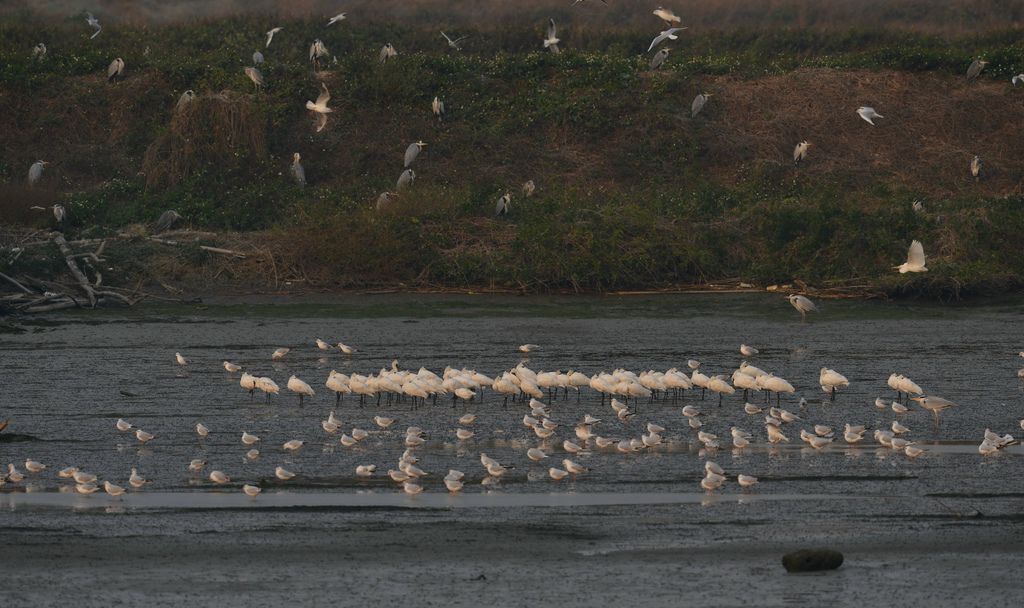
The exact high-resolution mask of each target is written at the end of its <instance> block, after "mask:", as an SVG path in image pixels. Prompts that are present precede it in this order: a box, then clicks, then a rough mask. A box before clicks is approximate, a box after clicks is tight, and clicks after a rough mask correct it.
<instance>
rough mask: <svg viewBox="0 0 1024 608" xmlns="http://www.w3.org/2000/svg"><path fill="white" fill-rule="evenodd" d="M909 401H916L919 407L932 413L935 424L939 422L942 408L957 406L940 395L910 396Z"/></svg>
mask: <svg viewBox="0 0 1024 608" xmlns="http://www.w3.org/2000/svg"><path fill="white" fill-rule="evenodd" d="M910 400H911V401H916V402H917V403H918V404H920V406H921V407H923V408H924V409H926V410H928V411H929V412H931V413H932V416H934V417H935V424H936V425H938V424H939V413H941V412H942V411H943V410H946V409H949V408H951V407H957V404H955V403H953V402H952V401H950V400H949V399H943V398H942V397H931V396H927V395H922V396H920V397H911V398H910Z"/></svg>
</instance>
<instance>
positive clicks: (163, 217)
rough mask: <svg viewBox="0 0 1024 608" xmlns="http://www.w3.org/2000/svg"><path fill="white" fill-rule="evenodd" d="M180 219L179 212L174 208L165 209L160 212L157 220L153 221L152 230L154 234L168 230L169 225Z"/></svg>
mask: <svg viewBox="0 0 1024 608" xmlns="http://www.w3.org/2000/svg"><path fill="white" fill-rule="evenodd" d="M180 219H181V214H180V213H178V212H177V211H175V210H174V209H168V210H167V211H164V212H163V213H161V214H160V217H158V218H157V220H156V221H155V222H153V232H154V233H155V234H159V233H161V232H166V231H168V230H170V229H171V226H173V225H174V224H175V223H176V222H177V221H178V220H180Z"/></svg>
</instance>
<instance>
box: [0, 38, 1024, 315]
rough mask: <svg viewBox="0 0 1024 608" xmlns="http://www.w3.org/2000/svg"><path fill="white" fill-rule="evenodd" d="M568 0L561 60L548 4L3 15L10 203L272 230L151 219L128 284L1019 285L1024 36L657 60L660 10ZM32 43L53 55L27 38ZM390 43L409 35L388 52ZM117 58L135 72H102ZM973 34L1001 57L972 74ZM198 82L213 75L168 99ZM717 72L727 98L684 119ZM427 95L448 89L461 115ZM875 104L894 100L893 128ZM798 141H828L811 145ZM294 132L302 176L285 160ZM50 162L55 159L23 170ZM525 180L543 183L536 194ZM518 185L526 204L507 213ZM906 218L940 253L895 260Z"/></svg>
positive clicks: (0, 169)
mask: <svg viewBox="0 0 1024 608" xmlns="http://www.w3.org/2000/svg"><path fill="white" fill-rule="evenodd" d="M562 22H563V23H564V24H565V26H564V33H563V35H562V37H563V39H564V40H565V43H564V46H565V48H566V52H565V53H564V54H563V55H561V56H553V55H550V54H546V53H543V52H540V51H539V50H538V47H539V40H540V36H541V32H542V29H543V23H523V24H521V25H516V24H514V23H513V24H509V23H503V24H502V25H501V28H500V29H487V30H478V31H466V30H462V31H460V32H459V33H460V34H464V33H468V34H471V35H472V36H473V37H472V38H471V40H470V41H469V42H467V43H466V50H465V51H464V52H462V53H455V52H451V51H449V50H447V49H446V48H445V46H444V45H443V40H441V39H440V36H439V35H437V33H436V31H435V30H434V29H433V28H420V29H417V28H414V27H409V26H404V25H393V24H388V23H385V22H372V23H356V22H355V21H350V22H346V23H345V24H344V25H343V27H338V28H336V29H332V30H325V29H324V28H323V27H322V23H321V21H320V20H319V19H317V20H315V21H301V20H296V21H290V22H286V23H284V24H283V25H284V26H285V28H286V29H285V31H283V32H282V33H281V34H280V35H279V36H278V38H276V39H275V41H274V44H273V45H272V46H271V47H270V49H269V50H267V49H263V48H262V47H263V34H262V33H263V32H264V31H266V30H267V29H268V28H269V25H271V24H272V23H274V20H272V19H262V18H234V19H225V20H220V21H215V22H204V23H189V24H183V25H166V26H161V27H159V28H149V27H145V26H133V27H127V26H124V27H116V26H113V25H109V26H108V28H107V29H106V30H104V32H103V34H102V35H101V36H99V37H98V38H96V39H95V40H88V28H86V27H84V24H82V23H79V20H78V19H69V20H67V21H62V22H57V23H44V22H41V21H33V20H31V19H14V18H8V19H6V20H3V21H0V114H2V115H4V116H5V117H6V118H7V119H6V120H5V121H4V126H3V129H4V132H3V133H2V134H0V135H2V137H3V139H4V141H5V145H4V148H3V152H2V155H0V176H2V181H3V182H4V183H5V184H7V185H6V186H3V187H2V188H3V191H0V199H2V200H0V203H2V205H0V207H2V208H0V221H2V222H3V223H4V224H8V225H15V226H17V225H25V226H36V227H43V226H46V225H47V222H48V221H49V218H50V216H49V215H47V214H40V213H38V212H32V211H29V210H27V207H28V206H30V205H32V204H52V203H53V202H62V203H63V204H64V205H65V206H66V207H68V209H69V212H70V215H71V218H72V225H71V228H70V232H71V234H72V235H73V236H75V237H79V236H81V237H93V236H103V235H106V234H111V233H114V232H116V231H118V230H120V229H123V228H124V227H125V226H128V225H130V224H136V223H146V222H151V221H152V220H153V219H154V218H155V217H156V216H157V215H159V213H160V212H161V211H163V210H165V209H170V208H173V209H176V210H178V211H179V212H180V213H182V214H183V215H184V216H185V217H186V218H187V221H188V224H189V225H191V226H192V227H194V228H196V229H204V230H216V231H230V232H238V231H247V232H248V231H258V233H257V234H255V235H248V236H244V235H234V236H232V237H230V238H229V242H231V243H232V244H233V245H232V246H236V247H240V248H245V249H246V250H247V251H250V250H251V251H258V252H259V254H258V255H253V256H250V258H249V259H247V260H244V261H231V262H230V263H229V262H227V261H225V260H224V259H222V258H220V257H218V256H215V255H211V254H207V253H203V252H198V251H192V250H183V249H180V248H173V249H170V248H165V247H162V246H160V245H157V244H153V243H151V242H146V241H143V240H137V241H133V242H130V243H121V244H119V245H118V246H116V247H110V248H108V250H107V257H108V261H109V264H110V265H111V266H112V267H115V268H117V270H118V271H119V273H118V274H119V279H120V280H122V281H125V282H128V281H134V280H136V279H139V278H142V279H160V280H165V281H171V282H174V281H181V282H190V283H192V284H193V285H199V284H201V283H202V282H203V281H204V280H205V281H209V280H211V279H212V277H213V276H215V275H216V276H217V279H216V281H217V283H218V284H221V285H223V284H234V283H237V284H244V285H247V286H251V287H261V286H266V285H268V284H269V283H273V282H278V281H282V280H286V279H296V280H303V281H308V282H309V283H310V284H311V285H314V286H318V287H326V288H333V287H346V286H367V285H378V286H380V285H394V284H397V283H402V284H405V285H409V286H450V287H500V288H516V289H523V290H536V291H543V290H562V289H568V290H616V289H638V288H658V287H665V286H670V285H678V284H692V283H703V282H709V281H723V280H729V279H731V280H743V281H747V282H750V283H754V284H760V285H764V284H770V283H781V282H789V281H792V280H794V279H799V280H802V281H804V282H806V283H807V284H809V285H812V286H817V287H824V286H828V285H835V284H844V283H845V284H856V285H867V286H870V288H871V290H873V291H876V292H884V293H888V294H927V295H939V296H950V295H964V294H971V293H990V292H996V291H1006V290H1009V289H1017V288H1019V287H1020V286H1021V285H1022V284H1024V257H1022V256H1020V255H1019V251H1020V245H1021V243H1022V238H1021V234H1022V230H1024V207H1022V205H1024V197H1022V195H1021V190H1020V179H1021V177H1022V176H1024V154H1021V152H1022V151H1024V146H1022V145H1021V144H1020V143H1019V141H1020V138H1019V124H1020V119H1021V116H1022V100H1024V98H1022V97H1021V95H1022V94H1024V92H1022V91H1016V90H1014V89H1013V88H1012V86H1011V85H1010V84H1009V78H1010V76H1011V75H1012V74H1014V73H1017V72H1019V71H1024V46H1022V44H1021V43H1020V42H1019V38H1020V36H1019V33H1017V32H985V33H979V34H956V35H952V34H944V35H935V34H925V33H913V32H906V31H897V30H889V31H887V30H843V31H835V30H824V29H817V30H803V31H794V30H783V29H775V30H748V29H734V30H729V31H715V32H707V31H703V32H702V31H688V32H685V33H684V35H683V36H682V37H681V38H680V40H679V41H678V42H676V43H673V44H672V48H673V52H672V56H671V58H670V60H669V62H668V64H667V65H666V67H665V68H664V69H662V70H661V71H658V72H654V73H652V72H650V71H649V70H648V69H647V61H648V59H649V55H643V54H642V51H643V50H644V49H645V48H646V45H647V43H648V42H649V39H650V37H651V32H652V31H656V30H657V29H658V23H657V21H656V20H653V18H652V23H651V27H649V28H647V29H635V30H634V29H621V28H619V29H599V28H588V27H586V26H582V25H581V26H579V27H576V28H574V26H573V23H572V21H570V20H568V19H563V20H562ZM315 37H320V38H322V39H323V40H324V42H325V43H326V45H327V46H328V48H329V49H330V51H331V53H332V54H333V55H335V56H336V57H337V64H334V65H331V66H330V68H329V69H328V71H326V72H324V73H322V74H320V75H314V74H313V73H312V71H311V69H310V67H309V62H308V61H307V59H306V54H307V52H308V51H307V49H308V47H309V43H310V42H311V41H312V40H313V39H314V38H315ZM40 41H42V42H45V43H46V44H47V46H48V48H49V54H48V56H47V58H46V60H45V61H43V62H33V60H32V58H31V48H32V47H33V46H34V45H35V44H36V43H37V42H40ZM384 41H391V42H392V43H394V44H395V46H396V48H397V49H398V51H399V57H398V59H397V61H395V62H393V63H390V64H387V65H383V66H381V65H378V64H377V62H376V54H377V50H378V49H379V48H380V46H381V45H382V44H383V42H384ZM147 49H148V52H147ZM256 49H261V50H263V52H264V53H265V55H266V56H267V63H266V65H265V66H264V67H263V72H264V74H265V76H266V79H267V83H268V86H267V89H266V90H265V91H264V92H261V93H258V94H253V91H252V86H251V84H250V83H249V82H248V80H247V79H246V78H245V77H244V76H243V75H242V67H244V66H245V65H248V64H249V63H250V60H249V57H250V56H251V55H252V52H253V51H254V50H256ZM118 56H120V57H123V58H124V59H125V61H126V62H127V65H128V73H127V78H126V79H125V80H124V81H123V82H118V83H116V84H113V85H108V84H107V83H106V82H105V78H104V76H105V68H106V66H107V64H108V63H109V62H110V60H111V59H112V58H114V57H118ZM977 56H984V57H985V58H987V59H988V60H989V61H990V62H991V63H990V65H989V66H988V68H987V69H986V71H985V74H984V75H983V77H982V78H981V79H980V80H979V81H977V82H974V83H970V84H968V83H967V82H965V79H964V77H963V72H964V70H965V69H966V67H967V65H968V64H969V63H970V61H971V60H972V58H974V57H977ZM321 79H322V80H323V81H324V82H326V83H327V85H328V87H329V88H330V90H331V93H332V95H333V99H332V102H331V105H332V107H334V108H335V113H334V114H333V115H332V116H331V119H330V122H329V124H328V128H327V129H326V130H325V131H324V132H323V133H320V134H316V133H314V132H313V127H312V125H313V122H312V119H311V117H310V116H309V114H308V112H307V111H306V110H305V109H304V107H303V106H304V102H305V100H306V99H313V98H315V96H316V93H317V89H318V87H319V81H320V80H321ZM185 89H193V90H195V91H196V92H197V93H198V94H199V96H200V98H199V99H198V100H197V102H196V103H195V104H194V105H193V106H192V107H190V109H188V110H187V111H186V112H181V113H176V112H175V110H174V106H175V103H176V101H177V99H178V97H179V95H180V94H181V93H182V92H183V91H184V90H185ZM700 91H708V92H711V93H713V94H714V96H713V97H712V100H711V102H710V103H709V104H708V106H707V107H706V108H705V111H704V113H702V114H701V115H700V116H698V117H697V118H695V119H691V118H690V116H689V105H690V101H691V100H692V98H693V96H694V95H695V94H696V93H697V92H700ZM221 92H227V93H226V99H228V100H229V101H219V100H217V99H216V98H214V97H213V95H214V94H219V93H221ZM434 95H439V96H440V97H441V98H442V99H443V100H444V101H445V103H446V105H447V107H448V115H447V117H446V118H445V120H443V121H441V122H438V121H437V120H436V119H435V118H434V117H433V116H432V115H431V113H430V101H431V99H433V97H434ZM860 105H871V106H874V107H875V108H876V109H878V111H879V112H880V113H882V114H883V115H885V116H886V118H885V119H881V120H879V121H878V126H877V127H874V128H872V127H871V126H870V125H868V124H867V123H865V122H863V121H861V120H860V119H859V118H858V117H857V116H856V114H855V113H854V110H855V109H856V108H857V107H858V106H860ZM417 139H423V140H425V141H427V142H429V144H430V145H429V146H428V148H427V151H426V152H425V153H424V154H423V155H421V157H420V159H418V160H417V161H416V164H415V166H414V168H415V169H416V171H417V175H418V177H417V181H416V184H415V186H414V187H413V188H412V189H411V190H410V191H408V192H406V193H405V194H403V195H402V197H401V200H400V202H399V203H398V204H397V205H396V206H395V208H393V209H391V210H389V211H387V212H384V213H378V212H376V211H375V210H374V208H373V201H374V200H375V198H376V196H377V194H379V193H380V192H381V191H383V190H386V189H393V188H394V183H395V180H396V178H397V177H398V174H399V173H400V172H401V169H402V162H401V159H402V153H403V151H404V149H405V146H406V145H408V143H409V142H411V141H415V140H417ZM801 139H807V140H810V141H811V142H812V143H813V144H814V145H813V147H812V148H811V155H810V158H809V160H808V162H807V163H806V164H804V165H801V166H794V164H793V163H792V161H791V159H790V157H791V154H792V149H793V146H794V145H795V143H796V142H797V141H799V140H801ZM296 151H298V152H301V153H302V155H303V159H304V164H305V167H306V171H307V174H308V177H309V187H307V188H305V189H301V188H299V187H297V186H295V185H293V184H292V183H291V182H290V181H289V179H288V172H287V168H288V164H289V161H290V157H291V154H292V152H296ZM974 154H979V155H981V157H982V158H983V159H984V161H985V167H984V170H983V174H982V178H981V179H980V180H974V179H972V178H971V177H970V173H969V170H968V165H969V163H970V160H971V158H972V157H973V155H974ZM37 158H42V159H46V160H49V161H51V163H52V164H51V165H50V166H49V167H48V168H47V171H46V173H45V176H44V178H43V180H42V183H41V185H40V187H38V188H36V189H35V190H34V191H28V190H27V189H26V188H24V185H23V184H24V180H25V172H26V171H27V168H28V165H29V164H30V163H31V162H32V161H33V160H35V159H37ZM527 179H533V180H535V181H536V183H537V185H538V192H537V195H535V196H534V197H533V198H531V199H528V200H524V199H523V198H522V196H521V195H520V194H519V187H520V185H521V184H522V183H523V182H524V181H526V180H527ZM505 190H510V191H511V192H512V193H513V197H514V198H513V204H512V213H511V214H510V216H508V217H507V218H500V219H494V218H492V217H491V215H492V212H493V208H494V202H495V200H496V199H497V197H498V196H499V195H500V194H501V193H502V192H504V191H505ZM913 200H922V201H923V202H924V206H925V211H924V212H923V213H915V212H913V211H912V209H911V201H913ZM915 238H916V239H920V240H922V241H923V242H924V243H925V246H926V251H927V253H928V254H929V256H930V260H929V266H930V268H931V269H932V271H931V272H930V273H928V274H927V275H922V276H916V277H907V276H898V275H894V274H893V273H892V271H891V266H893V265H895V264H897V263H899V262H900V261H902V260H901V258H902V257H903V256H904V255H905V251H906V247H907V245H908V244H909V242H910V240H911V239H915ZM214 241H217V242H223V241H222V240H218V239H214ZM250 248H251V249H250ZM4 259H6V256H4ZM45 268H50V269H53V270H54V271H58V270H59V268H60V262H59V261H57V260H54V259H51V258H47V257H46V255H44V254H42V253H36V254H33V253H32V252H30V253H29V254H28V255H22V256H21V257H20V258H19V259H18V261H17V262H16V263H14V264H13V265H12V264H8V263H6V262H5V261H4V260H0V271H3V272H7V273H8V274H18V273H25V274H32V273H33V272H40V271H41V270H42V269H45Z"/></svg>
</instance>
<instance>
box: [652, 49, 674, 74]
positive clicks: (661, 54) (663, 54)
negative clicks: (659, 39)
mask: <svg viewBox="0 0 1024 608" xmlns="http://www.w3.org/2000/svg"><path fill="white" fill-rule="evenodd" d="M669 50H670V49H659V50H658V52H657V53H655V54H654V57H652V58H651V69H652V70H656V69H658V68H660V67H661V65H662V64H663V63H665V60H666V59H668V53H669Z"/></svg>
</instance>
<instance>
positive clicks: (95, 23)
mask: <svg viewBox="0 0 1024 608" xmlns="http://www.w3.org/2000/svg"><path fill="white" fill-rule="evenodd" d="M85 22H86V23H88V24H89V26H90V27H92V28H93V29H95V30H96V31H95V32H93V34H92V36H89V40H92V39H93V38H95V37H96V36H99V35H100V31H102V30H103V27H102V26H100V20H99V19H97V18H96V17H93V16H92V13H86V14H85Z"/></svg>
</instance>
